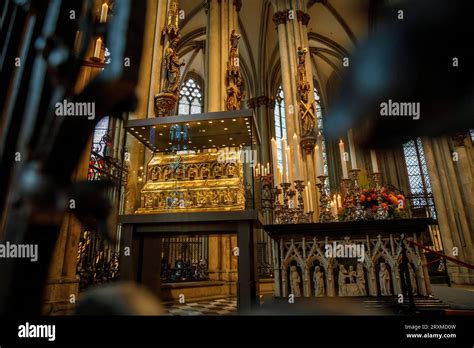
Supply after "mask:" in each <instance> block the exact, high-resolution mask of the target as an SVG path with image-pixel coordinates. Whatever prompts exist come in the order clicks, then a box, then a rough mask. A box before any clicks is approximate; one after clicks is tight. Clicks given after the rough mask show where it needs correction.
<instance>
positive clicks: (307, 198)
mask: <svg viewBox="0 0 474 348" xmlns="http://www.w3.org/2000/svg"><path fill="white" fill-rule="evenodd" d="M304 193H305V196H306V212H308V211H311V203H310V201H309V187H308V186H306V187H305V188H304Z"/></svg>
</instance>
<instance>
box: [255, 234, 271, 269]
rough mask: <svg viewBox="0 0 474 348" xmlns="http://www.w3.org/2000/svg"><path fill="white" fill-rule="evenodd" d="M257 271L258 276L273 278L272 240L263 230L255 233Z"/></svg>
mask: <svg viewBox="0 0 474 348" xmlns="http://www.w3.org/2000/svg"><path fill="white" fill-rule="evenodd" d="M257 272H258V277H259V278H273V251H272V240H271V238H270V237H269V236H268V234H267V233H265V232H264V231H263V230H261V231H260V233H258V235H257Z"/></svg>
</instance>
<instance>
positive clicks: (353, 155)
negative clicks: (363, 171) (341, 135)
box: [347, 129, 357, 169]
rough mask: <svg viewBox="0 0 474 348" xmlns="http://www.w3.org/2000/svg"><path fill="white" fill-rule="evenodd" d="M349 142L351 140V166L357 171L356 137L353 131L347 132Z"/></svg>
mask: <svg viewBox="0 0 474 348" xmlns="http://www.w3.org/2000/svg"><path fill="white" fill-rule="evenodd" d="M347 140H349V151H350V152H351V166H352V169H357V157H356V151H355V145H354V137H353V136H352V129H349V131H348V132H347Z"/></svg>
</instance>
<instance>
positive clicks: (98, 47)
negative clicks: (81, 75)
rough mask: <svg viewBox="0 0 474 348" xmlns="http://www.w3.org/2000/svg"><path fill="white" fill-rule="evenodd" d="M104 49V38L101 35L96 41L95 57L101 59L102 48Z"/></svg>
mask: <svg viewBox="0 0 474 348" xmlns="http://www.w3.org/2000/svg"><path fill="white" fill-rule="evenodd" d="M101 49H102V39H101V38H100V37H99V38H97V40H96V41H95V50H94V58H99V59H100V50H101Z"/></svg>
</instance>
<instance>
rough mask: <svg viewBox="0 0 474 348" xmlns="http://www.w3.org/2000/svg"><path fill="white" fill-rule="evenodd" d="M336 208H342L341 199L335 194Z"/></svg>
mask: <svg viewBox="0 0 474 348" xmlns="http://www.w3.org/2000/svg"><path fill="white" fill-rule="evenodd" d="M337 208H338V209H340V208H342V199H341V195H340V194H339V193H338V194H337Z"/></svg>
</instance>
